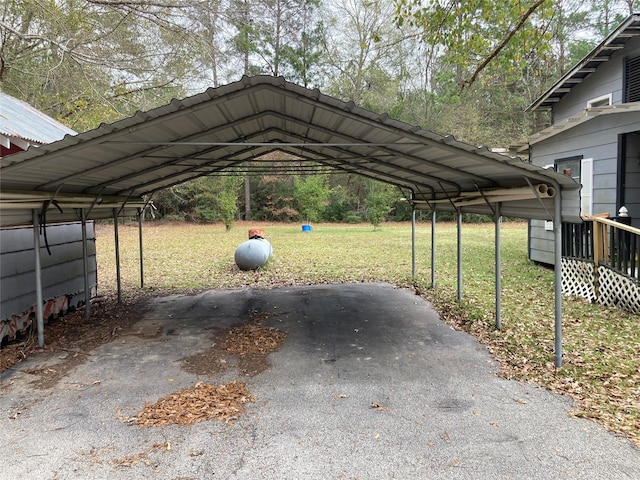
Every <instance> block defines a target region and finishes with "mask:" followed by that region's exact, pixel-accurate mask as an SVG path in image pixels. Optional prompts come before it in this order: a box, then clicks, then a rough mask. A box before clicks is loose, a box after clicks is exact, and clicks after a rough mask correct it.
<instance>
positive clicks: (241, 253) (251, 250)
mask: <svg viewBox="0 0 640 480" xmlns="http://www.w3.org/2000/svg"><path fill="white" fill-rule="evenodd" d="M262 235H264V232H263V231H262V230H259V229H252V230H249V237H250V238H249V240H247V241H246V242H242V243H241V244H240V245H238V248H236V254H235V260H236V265H237V266H238V268H239V269H240V270H256V269H258V268H260V267H262V266H263V265H264V264H265V263H267V260H269V258H270V257H271V255H272V254H273V248H272V247H271V244H270V243H269V241H268V240H265V239H264V238H263V237H262Z"/></svg>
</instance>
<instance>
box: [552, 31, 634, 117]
mask: <svg viewBox="0 0 640 480" xmlns="http://www.w3.org/2000/svg"><path fill="white" fill-rule="evenodd" d="M638 55H640V37H635V38H633V39H631V40H629V41H628V42H627V43H626V45H625V48H624V49H622V50H620V51H619V52H616V53H614V54H613V55H612V56H611V58H610V59H609V60H608V61H607V62H605V63H604V64H603V65H601V66H600V67H599V68H598V69H597V70H596V71H595V72H594V73H592V74H591V75H590V76H589V77H587V79H586V80H585V81H584V82H583V83H581V84H579V85H576V86H575V87H573V88H572V89H571V91H570V92H569V93H568V94H567V95H565V96H564V97H563V98H562V101H560V102H558V104H556V105H555V106H554V108H553V123H558V122H560V121H562V120H564V119H566V118H567V117H570V116H571V115H575V114H576V113H579V112H581V111H582V110H584V109H585V108H586V107H587V102H588V101H589V100H591V99H594V98H598V97H601V96H603V95H607V94H609V93H611V94H612V99H611V101H612V103H613V104H614V105H615V104H619V103H623V101H624V94H623V88H624V81H623V78H624V73H623V72H624V61H625V59H626V58H628V57H636V56H638Z"/></svg>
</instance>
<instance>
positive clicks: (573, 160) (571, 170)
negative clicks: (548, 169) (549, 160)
mask: <svg viewBox="0 0 640 480" xmlns="http://www.w3.org/2000/svg"><path fill="white" fill-rule="evenodd" d="M581 163H582V155H580V156H579V157H570V158H562V159H560V160H556V164H555V165H556V172H558V173H564V174H565V175H569V176H570V177H571V178H573V179H574V180H575V181H576V182H578V183H580V167H581Z"/></svg>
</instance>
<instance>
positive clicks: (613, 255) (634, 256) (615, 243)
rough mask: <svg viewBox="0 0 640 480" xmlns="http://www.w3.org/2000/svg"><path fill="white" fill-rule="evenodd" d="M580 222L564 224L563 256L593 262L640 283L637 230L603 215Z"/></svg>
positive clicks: (639, 235)
mask: <svg viewBox="0 0 640 480" xmlns="http://www.w3.org/2000/svg"><path fill="white" fill-rule="evenodd" d="M583 219H584V222H583V223H579V224H564V225H563V232H562V256H563V257H569V258H575V259H578V260H585V261H593V263H594V264H595V265H596V266H597V265H603V266H606V267H608V268H610V269H612V270H614V271H616V272H618V273H620V274H622V275H625V276H628V277H631V278H633V279H635V280H637V281H640V229H638V228H634V227H631V226H629V225H625V224H624V223H622V222H619V221H614V220H611V219H609V218H607V215H606V214H604V215H593V216H589V217H583Z"/></svg>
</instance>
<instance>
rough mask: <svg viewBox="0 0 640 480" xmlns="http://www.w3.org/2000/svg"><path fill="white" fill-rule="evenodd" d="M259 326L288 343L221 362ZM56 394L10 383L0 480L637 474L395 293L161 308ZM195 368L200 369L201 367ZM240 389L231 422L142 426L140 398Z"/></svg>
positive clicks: (625, 447)
mask: <svg viewBox="0 0 640 480" xmlns="http://www.w3.org/2000/svg"><path fill="white" fill-rule="evenodd" d="M248 322H254V323H259V324H261V325H265V326H270V327H275V328H276V329H278V331H282V332H286V333H287V338H286V340H285V341H284V343H283V344H282V346H281V348H280V349H279V350H277V351H274V352H273V353H270V354H268V355H266V356H263V357H259V358H258V357H254V358H252V359H249V360H248V359H247V358H244V359H238V358H237V357H234V356H233V355H225V354H223V353H221V351H220V349H219V347H220V344H219V339H220V338H221V337H220V335H221V332H223V331H226V330H228V329H229V328H230V327H233V326H238V325H243V324H247V323H248ZM85 354H86V356H87V361H84V362H83V363H80V364H79V365H78V366H77V367H75V368H74V369H72V370H71V371H69V372H67V374H66V375H65V377H64V378H63V379H62V380H61V381H60V382H58V383H57V384H56V385H54V386H51V387H49V388H46V389H38V388H35V387H34V379H33V375H29V374H28V373H25V371H28V370H29V369H30V370H32V371H35V370H40V371H41V370H42V369H46V368H53V369H55V368H56V362H57V361H59V359H58V357H55V356H52V357H49V358H44V357H36V358H34V359H29V360H27V361H25V362H23V363H22V364H20V366H19V369H17V370H15V371H13V372H9V373H10V374H9V375H6V374H5V375H4V376H3V377H2V379H1V382H0V387H1V388H0V414H1V420H0V425H1V428H0V445H2V452H1V457H0V458H1V459H2V460H1V461H0V464H1V469H0V478H7V479H9V478H34V479H75V478H81V479H93V478H95V479H108V478H118V479H139V478H152V479H175V480H178V479H185V480H186V479H218V478H219V479H253V478H256V479H332V478H333V479H355V478H357V479H360V480H364V479H383V478H384V479H386V478H395V479H548V478H561V479H594V478H603V479H631V478H640V452H639V451H638V449H637V448H636V447H635V446H634V445H632V444H631V443H630V442H629V441H627V440H626V439H624V438H621V437H619V436H616V435H614V434H612V433H609V432H607V431H605V430H604V429H603V428H602V427H601V426H599V425H598V424H596V423H594V422H591V421H588V420H581V419H576V418H573V417H571V416H570V415H569V413H568V412H569V410H570V408H571V402H570V400H568V399H567V398H564V397H562V396H559V395H555V394H552V393H549V392H547V391H546V390H544V389H542V388H538V387H536V386H535V385H531V384H523V383H519V382H515V381H507V380H504V379H501V378H499V377H498V376H497V368H498V367H497V365H496V364H495V363H494V361H493V360H492V358H491V356H490V355H489V354H488V353H487V351H486V349H485V348H484V347H483V346H482V345H480V344H478V342H477V341H476V340H475V339H474V338H473V337H471V336H469V335H467V334H465V333H463V332H459V331H454V330H452V329H451V328H450V327H449V326H448V325H446V324H444V323H443V322H442V321H440V319H439V318H438V315H437V314H436V313H435V312H434V311H433V310H432V308H431V307H430V305H429V304H428V303H426V302H425V301H424V300H422V299H421V298H420V297H418V296H415V295H413V294H412V293H411V292H409V291H405V290H399V289H394V288H393V287H392V286H390V285H387V284H350V285H317V286H305V287H295V288H279V289H275V290H252V289H246V290H241V291H209V292H206V293H202V294H199V295H194V296H173V297H165V298H158V299H156V300H154V301H152V302H151V303H150V305H149V309H148V311H147V312H146V313H145V315H144V316H143V317H142V318H139V319H137V320H136V322H135V323H134V324H133V325H131V327H130V328H127V329H126V330H124V331H121V332H119V334H118V335H115V336H114V340H113V341H111V342H109V343H106V344H103V345H101V346H98V347H96V348H95V349H94V350H92V351H91V352H85ZM196 367H197V368H196ZM235 380H237V381H241V382H244V383H245V384H246V387H247V389H248V391H249V392H250V393H251V395H252V396H253V398H254V399H255V401H253V402H251V403H248V404H247V405H246V411H245V412H244V413H242V414H239V415H238V419H237V420H235V421H233V422H224V421H219V420H210V421H204V422H200V423H194V424H191V425H178V424H174V425H166V426H161V427H149V428H141V427H139V426H137V425H135V424H132V423H131V422H129V421H127V419H131V418H132V417H135V415H136V414H137V413H138V412H140V410H141V409H142V408H143V407H144V406H145V404H150V403H153V402H155V401H156V400H158V399H159V398H161V397H165V396H167V395H169V394H171V393H172V392H176V391H179V390H181V389H187V388H189V387H192V386H193V385H195V384H196V383H197V382H200V381H202V382H207V383H211V384H223V383H226V382H231V381H235Z"/></svg>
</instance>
